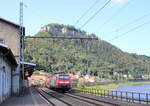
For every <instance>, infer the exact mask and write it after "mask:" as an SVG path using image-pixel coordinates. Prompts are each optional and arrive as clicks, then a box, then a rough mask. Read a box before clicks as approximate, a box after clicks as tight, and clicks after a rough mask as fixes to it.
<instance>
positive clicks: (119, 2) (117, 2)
mask: <svg viewBox="0 0 150 106" xmlns="http://www.w3.org/2000/svg"><path fill="white" fill-rule="evenodd" d="M113 1H114V2H115V3H116V4H124V2H125V0H113Z"/></svg>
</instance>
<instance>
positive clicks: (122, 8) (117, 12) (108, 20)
mask: <svg viewBox="0 0 150 106" xmlns="http://www.w3.org/2000/svg"><path fill="white" fill-rule="evenodd" d="M132 1H133V0H130V1H129V2H127V3H126V4H125V5H124V6H123V7H121V8H119V9H118V10H117V11H116V12H115V13H114V14H113V15H112V16H111V17H110V18H108V19H107V20H106V21H104V23H103V24H102V25H101V26H100V28H99V29H102V28H104V26H105V25H107V24H108V23H110V22H111V21H112V20H113V18H114V17H116V16H117V15H119V14H120V13H121V11H123V10H124V9H125V8H126V7H127V6H128V5H129V4H130V3H131V2H132Z"/></svg>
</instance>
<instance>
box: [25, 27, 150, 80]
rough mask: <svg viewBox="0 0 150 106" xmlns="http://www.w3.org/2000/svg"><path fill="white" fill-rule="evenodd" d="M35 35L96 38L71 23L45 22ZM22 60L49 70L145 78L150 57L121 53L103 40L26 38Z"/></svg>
mask: <svg viewBox="0 0 150 106" xmlns="http://www.w3.org/2000/svg"><path fill="white" fill-rule="evenodd" d="M34 36H68V37H71V36H79V37H81V36H82V37H83V36H84V37H87V36H88V37H95V36H96V35H94V34H89V33H86V32H85V31H81V30H78V29H76V28H75V27H73V26H66V25H59V24H48V25H46V26H44V27H42V28H41V29H40V31H39V32H38V33H37V34H36V35H34ZM25 43H26V44H25V45H26V49H25V60H26V61H30V62H35V63H38V65H40V66H44V68H45V69H46V70H47V71H49V72H71V73H75V72H78V71H80V72H81V73H82V74H83V75H85V74H89V75H95V76H99V77H101V78H109V79H115V80H118V79H119V80H120V79H126V78H147V77H148V75H149V74H150V57H147V56H144V55H141V56H138V55H136V54H129V53H126V52H123V51H122V50H120V49H119V48H117V47H115V46H113V45H111V44H110V43H108V42H106V41H103V40H72V39H49V38H46V39H26V40H25Z"/></svg>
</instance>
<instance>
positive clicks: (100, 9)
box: [80, 0, 111, 29]
mask: <svg viewBox="0 0 150 106" xmlns="http://www.w3.org/2000/svg"><path fill="white" fill-rule="evenodd" d="M110 2H111V0H108V1H107V2H106V3H105V4H104V5H103V6H102V7H101V8H99V9H98V10H97V11H96V12H95V13H94V14H93V15H92V16H91V17H90V18H89V19H88V20H87V21H86V22H85V23H84V24H83V25H82V26H81V27H80V29H81V28H83V27H84V26H85V25H87V24H88V23H89V22H90V21H91V20H92V19H93V18H94V17H95V16H96V15H97V14H98V13H99V12H101V11H102V10H103V9H104V8H105V7H106V6H107V5H108V4H109V3H110Z"/></svg>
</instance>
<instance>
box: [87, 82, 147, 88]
mask: <svg viewBox="0 0 150 106" xmlns="http://www.w3.org/2000/svg"><path fill="white" fill-rule="evenodd" d="M140 84H150V81H142V82H125V83H114V84H106V85H99V86H90V87H85V88H93V89H94V88H95V89H108V88H113V87H119V86H124V85H140Z"/></svg>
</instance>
